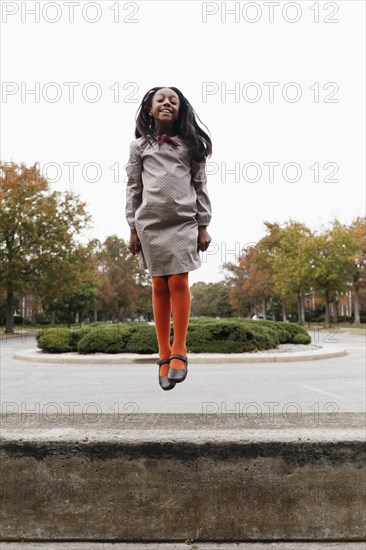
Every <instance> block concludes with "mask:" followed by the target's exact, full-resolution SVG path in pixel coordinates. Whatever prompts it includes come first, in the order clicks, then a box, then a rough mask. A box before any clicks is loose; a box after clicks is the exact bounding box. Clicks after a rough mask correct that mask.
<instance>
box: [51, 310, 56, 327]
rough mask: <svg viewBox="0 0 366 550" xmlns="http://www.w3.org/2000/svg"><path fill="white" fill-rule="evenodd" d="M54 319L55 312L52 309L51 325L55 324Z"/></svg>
mask: <svg viewBox="0 0 366 550" xmlns="http://www.w3.org/2000/svg"><path fill="white" fill-rule="evenodd" d="M55 318H56V311H55V310H54V309H53V310H52V314H51V323H52V324H53V325H54V324H55Z"/></svg>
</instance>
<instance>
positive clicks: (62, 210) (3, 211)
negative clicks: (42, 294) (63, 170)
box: [0, 162, 90, 334]
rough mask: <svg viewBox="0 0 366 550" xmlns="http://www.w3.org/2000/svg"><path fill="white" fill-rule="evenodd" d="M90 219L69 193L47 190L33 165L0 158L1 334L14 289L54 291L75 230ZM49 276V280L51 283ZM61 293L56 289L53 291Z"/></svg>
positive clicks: (10, 324)
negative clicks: (3, 314) (3, 310)
mask: <svg viewBox="0 0 366 550" xmlns="http://www.w3.org/2000/svg"><path fill="white" fill-rule="evenodd" d="M89 221H90V215H89V214H87V213H86V211H85V203H82V202H80V200H79V198H78V196H76V195H74V194H73V193H71V192H65V193H64V194H61V193H60V192H57V191H54V192H52V193H51V192H50V189H49V184H48V181H47V180H46V179H45V178H44V177H43V176H42V175H41V174H40V172H39V169H38V168H37V164H34V165H33V166H31V167H30V168H27V167H26V165H25V164H24V163H22V164H20V165H18V164H16V163H14V162H11V163H0V253H1V263H0V284H1V286H2V288H3V289H4V290H5V293H6V328H5V333H8V334H9V333H13V332H14V330H13V327H14V318H13V309H14V308H13V305H14V293H15V292H21V293H23V292H25V291H27V290H30V289H36V291H37V292H38V291H42V289H43V290H44V289H45V288H47V286H49V288H52V289H53V291H54V292H57V289H58V288H59V287H60V285H61V284H62V278H63V277H64V276H65V269H63V268H64V267H65V261H67V260H68V259H69V258H70V254H71V251H72V250H73V248H74V246H75V241H74V235H76V234H78V233H79V232H80V231H81V230H82V229H83V228H84V227H86V226H87V224H88V222H89ZM50 280H52V284H51V283H50ZM60 294H61V292H60V293H59V294H58V296H59V295H60Z"/></svg>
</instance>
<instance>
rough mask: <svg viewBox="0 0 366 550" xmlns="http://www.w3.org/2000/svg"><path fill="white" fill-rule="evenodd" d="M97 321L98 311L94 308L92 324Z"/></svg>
mask: <svg viewBox="0 0 366 550" xmlns="http://www.w3.org/2000/svg"><path fill="white" fill-rule="evenodd" d="M97 321H98V310H97V308H94V323H96V322H97Z"/></svg>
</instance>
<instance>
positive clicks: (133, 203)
mask: <svg viewBox="0 0 366 550" xmlns="http://www.w3.org/2000/svg"><path fill="white" fill-rule="evenodd" d="M126 172H127V186H126V210H125V215H126V220H127V223H128V225H129V226H130V228H131V230H135V212H136V210H137V208H138V207H139V206H140V204H141V202H142V187H143V186H142V178H141V172H142V159H141V156H140V151H139V146H138V144H137V143H136V141H132V143H131V144H130V153H129V159H128V162H127V164H126Z"/></svg>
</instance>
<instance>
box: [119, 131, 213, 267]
mask: <svg viewBox="0 0 366 550" xmlns="http://www.w3.org/2000/svg"><path fill="white" fill-rule="evenodd" d="M172 139H173V140H174V141H176V142H178V143H179V147H174V146H173V145H171V144H170V143H168V142H163V143H158V142H157V141H156V142H155V143H154V144H153V145H150V144H149V143H147V142H145V139H144V137H140V138H138V139H135V140H134V141H132V142H131V144H130V153H129V160H128V163H127V165H126V172H127V186H126V210H125V214H126V220H127V223H128V225H129V226H130V228H135V229H136V232H137V236H138V238H139V240H140V242H141V250H140V251H139V253H138V254H139V267H140V268H143V269H148V270H149V274H150V276H158V275H160V276H161V275H171V274H173V273H183V272H186V271H192V270H194V269H198V268H199V267H201V265H202V262H201V258H200V251H197V243H198V226H199V225H209V223H210V221H211V202H210V199H209V196H208V192H207V187H206V183H207V176H206V171H205V167H206V161H205V160H204V161H202V162H196V161H194V160H193V159H192V157H191V153H190V152H189V150H188V147H187V145H186V144H185V143H184V142H183V141H182V139H181V138H180V136H178V135H176V136H172Z"/></svg>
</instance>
